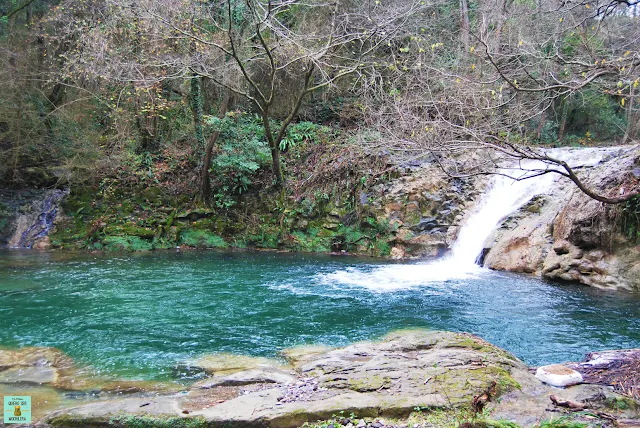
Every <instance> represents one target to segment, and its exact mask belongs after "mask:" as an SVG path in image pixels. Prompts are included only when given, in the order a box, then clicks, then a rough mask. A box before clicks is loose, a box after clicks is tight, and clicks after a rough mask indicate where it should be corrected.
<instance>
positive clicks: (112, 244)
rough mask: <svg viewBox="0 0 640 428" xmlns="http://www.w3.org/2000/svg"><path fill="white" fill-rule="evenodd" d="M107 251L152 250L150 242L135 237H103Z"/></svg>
mask: <svg viewBox="0 0 640 428" xmlns="http://www.w3.org/2000/svg"><path fill="white" fill-rule="evenodd" d="M102 243H103V244H104V245H105V249H106V250H107V251H125V252H131V251H149V250H151V249H153V245H152V244H151V242H149V241H146V240H144V239H141V238H139V237H137V236H105V237H104V238H103V239H102Z"/></svg>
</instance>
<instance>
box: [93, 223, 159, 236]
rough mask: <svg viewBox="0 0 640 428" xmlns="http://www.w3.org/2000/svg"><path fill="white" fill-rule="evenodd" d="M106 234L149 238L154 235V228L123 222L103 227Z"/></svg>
mask: <svg viewBox="0 0 640 428" xmlns="http://www.w3.org/2000/svg"><path fill="white" fill-rule="evenodd" d="M104 232H105V233H106V234H107V235H112V236H125V235H128V236H137V237H139V238H145V239H151V238H153V237H154V236H155V233H156V232H155V230H153V229H149V228H147V227H139V226H136V225H135V224H133V223H125V224H123V225H110V226H106V227H105V228H104Z"/></svg>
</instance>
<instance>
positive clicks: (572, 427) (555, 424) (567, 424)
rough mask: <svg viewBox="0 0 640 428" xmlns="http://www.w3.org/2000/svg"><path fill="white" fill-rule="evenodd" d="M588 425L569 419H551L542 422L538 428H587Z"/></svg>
mask: <svg viewBox="0 0 640 428" xmlns="http://www.w3.org/2000/svg"><path fill="white" fill-rule="evenodd" d="M586 427H587V424H585V423H583V422H576V421H572V420H571V419H569V417H566V416H565V417H562V418H558V419H551V420H548V421H544V422H541V423H540V425H539V426H538V428H586Z"/></svg>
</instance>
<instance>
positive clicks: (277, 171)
mask: <svg viewBox="0 0 640 428" xmlns="http://www.w3.org/2000/svg"><path fill="white" fill-rule="evenodd" d="M261 113H262V126H263V127H264V131H265V132H264V133H265V135H266V136H267V141H268V142H269V148H270V149H271V167H272V169H273V175H274V177H275V178H276V185H277V186H278V187H282V186H283V185H284V179H283V176H282V167H281V165H280V147H278V142H276V140H275V138H273V133H272V132H271V125H270V124H269V106H265V107H263V108H262V109H261Z"/></svg>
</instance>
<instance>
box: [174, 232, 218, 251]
mask: <svg viewBox="0 0 640 428" xmlns="http://www.w3.org/2000/svg"><path fill="white" fill-rule="evenodd" d="M180 243H181V244H184V245H188V246H190V247H196V248H227V247H228V245H227V243H226V242H225V241H224V239H222V237H220V236H218V235H216V234H214V233H211V232H209V231H207V230H192V229H186V230H183V231H182V232H181V233H180Z"/></svg>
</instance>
